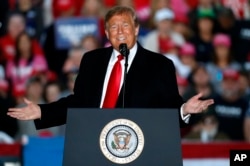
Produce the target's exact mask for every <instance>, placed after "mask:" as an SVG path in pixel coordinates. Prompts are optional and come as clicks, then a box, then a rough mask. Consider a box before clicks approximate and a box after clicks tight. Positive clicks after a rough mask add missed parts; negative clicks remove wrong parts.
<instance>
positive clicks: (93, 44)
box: [80, 35, 101, 52]
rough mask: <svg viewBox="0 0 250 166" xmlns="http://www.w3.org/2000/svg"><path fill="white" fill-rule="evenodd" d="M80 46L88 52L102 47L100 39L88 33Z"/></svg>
mask: <svg viewBox="0 0 250 166" xmlns="http://www.w3.org/2000/svg"><path fill="white" fill-rule="evenodd" d="M80 46H81V47H82V48H83V49H84V50H85V51H86V52H87V51H91V50H94V49H97V48H100V47H101V44H100V40H99V38H97V37H96V36H94V35H86V36H84V37H83V38H82V40H81V42H80Z"/></svg>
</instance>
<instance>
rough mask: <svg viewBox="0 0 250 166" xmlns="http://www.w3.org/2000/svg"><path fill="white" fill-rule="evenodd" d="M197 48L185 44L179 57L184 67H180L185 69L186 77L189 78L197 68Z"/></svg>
mask: <svg viewBox="0 0 250 166" xmlns="http://www.w3.org/2000/svg"><path fill="white" fill-rule="evenodd" d="M195 55H196V52H195V47H194V45H193V44H191V43H185V44H184V45H182V46H181V48H180V52H179V57H180V60H181V62H182V66H179V68H180V67H182V68H183V70H184V71H185V75H184V77H185V78H187V77H188V76H189V75H190V73H191V72H192V71H193V70H194V69H195V68H196V67H197V65H198V64H197V61H196V60H195Z"/></svg>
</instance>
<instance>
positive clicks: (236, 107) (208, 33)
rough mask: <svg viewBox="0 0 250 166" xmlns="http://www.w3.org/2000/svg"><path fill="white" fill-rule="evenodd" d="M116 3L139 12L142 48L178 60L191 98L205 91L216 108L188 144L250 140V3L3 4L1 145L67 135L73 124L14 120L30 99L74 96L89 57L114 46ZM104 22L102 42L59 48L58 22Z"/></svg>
mask: <svg viewBox="0 0 250 166" xmlns="http://www.w3.org/2000/svg"><path fill="white" fill-rule="evenodd" d="M114 5H127V6H131V7H133V8H134V9H135V11H136V13H137V16H138V19H139V21H140V34H139V37H138V41H139V43H140V44H141V45H142V46H143V47H145V48H146V49H149V50H152V51H155V52H159V53H161V54H162V55H163V56H166V57H168V58H170V59H171V60H172V61H173V63H174V65H175V67H176V78H177V83H178V86H179V92H180V94H181V95H182V97H183V98H184V100H187V99H189V98H190V97H191V96H193V95H195V94H197V93H199V92H202V93H203V96H204V99H206V98H213V99H214V100H215V104H214V105H213V106H212V107H210V108H209V109H208V110H207V111H206V113H204V114H199V115H193V116H191V119H190V126H189V127H187V128H184V129H182V130H181V134H182V139H183V140H195V141H203V142H209V141H216V140H217V141H225V140H227V141H250V109H249V104H250V1H249V0H134V1H132V0H104V1H102V0H1V2H0V142H13V141H19V140H20V139H21V137H22V136H23V135H32V136H58V135H64V134H65V132H64V130H65V126H60V127H53V128H49V129H44V130H39V131H36V130H35V126H34V123H33V121H18V120H15V119H12V118H10V117H7V115H6V112H7V111H8V108H9V107H22V105H23V104H24V102H23V98H24V97H25V98H27V99H29V100H31V101H33V102H35V103H38V104H40V103H50V102H53V101H55V100H57V99H59V98H61V97H65V96H67V95H69V94H71V93H73V88H74V81H75V78H76V76H77V73H78V69H79V66H80V62H81V59H82V57H83V55H84V53H85V52H87V51H91V50H93V49H96V48H100V47H108V46H109V42H108V40H107V39H106V37H105V32H104V16H105V13H106V11H107V10H108V9H109V8H111V7H112V6H114ZM88 17H89V18H93V17H94V18H97V19H98V22H99V28H100V36H99V37H96V36H94V35H91V34H89V35H86V36H84V37H83V38H82V39H81V40H80V41H79V42H78V43H74V44H72V46H71V47H70V48H69V49H59V48H57V47H56V44H55V40H56V39H55V21H56V20H57V19H62V18H88Z"/></svg>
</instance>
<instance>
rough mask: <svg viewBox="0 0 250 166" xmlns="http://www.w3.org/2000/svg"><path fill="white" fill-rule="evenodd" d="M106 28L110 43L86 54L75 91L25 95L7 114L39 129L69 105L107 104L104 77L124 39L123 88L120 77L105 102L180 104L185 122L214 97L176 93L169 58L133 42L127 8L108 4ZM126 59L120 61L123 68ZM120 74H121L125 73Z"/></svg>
mask: <svg viewBox="0 0 250 166" xmlns="http://www.w3.org/2000/svg"><path fill="white" fill-rule="evenodd" d="M105 32H106V36H107V38H108V39H109V41H110V43H111V45H112V46H111V47H109V48H101V49H97V50H94V51H91V52H88V53H86V54H85V55H84V57H83V59H82V62H81V66H80V71H79V74H78V77H77V79H76V82H75V88H74V94H73V95H70V96H68V97H66V98H62V99H60V100H58V101H56V102H54V103H50V104H43V105H37V104H34V103H32V102H31V101H28V100H27V99H25V102H26V104H27V106H26V107H24V108H10V109H9V112H8V115H9V116H11V117H14V118H17V119H21V120H32V119H35V124H36V127H37V128H38V129H41V128H47V127H51V126H56V125H61V124H64V123H66V116H67V108H70V107H80V108H81V107H85V108H107V107H105V106H104V105H105V104H104V103H105V96H106V93H107V90H108V89H109V88H108V82H109V78H110V77H111V70H112V68H113V66H115V65H114V64H115V62H116V61H117V56H118V55H119V54H120V52H119V46H120V44H122V43H126V45H127V47H128V49H129V52H130V53H129V55H128V59H127V60H128V68H127V69H128V74H127V76H126V82H125V87H126V89H125V90H124V91H123V88H124V87H123V79H122V80H121V82H120V88H119V91H118V92H119V96H118V99H116V100H115V104H114V106H112V107H109V108H119V107H120V108H121V107H124V108H178V109H179V110H180V122H181V124H184V123H185V122H187V121H188V119H189V117H190V114H192V113H200V112H202V111H203V110H205V109H206V108H207V107H208V106H209V105H211V104H213V100H212V99H208V100H200V99H199V98H200V97H202V94H198V95H196V96H194V97H192V98H191V99H189V100H188V101H187V102H186V103H184V102H183V100H182V98H181V97H180V95H179V93H178V88H177V83H176V77H175V69H174V65H173V63H172V61H170V60H169V59H167V58H165V57H164V56H162V55H161V54H157V53H154V52H150V51H148V50H146V49H144V48H142V47H141V46H140V44H139V43H137V35H138V32H139V24H138V21H137V18H136V15H135V13H134V11H133V10H132V9H131V8H128V7H119V6H117V7H114V8H112V9H111V10H110V11H109V12H108V13H107V15H106V17H105ZM152 42H154V41H152ZM124 61H125V60H124V59H122V60H120V62H119V63H120V65H121V66H122V71H124ZM122 73H123V72H122ZM121 78H124V74H122V76H121ZM123 92H124V95H123ZM123 97H124V98H123Z"/></svg>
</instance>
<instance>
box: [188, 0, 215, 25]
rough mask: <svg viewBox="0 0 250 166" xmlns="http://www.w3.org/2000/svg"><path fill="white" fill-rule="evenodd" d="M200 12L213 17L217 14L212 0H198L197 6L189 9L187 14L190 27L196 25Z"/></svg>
mask: <svg viewBox="0 0 250 166" xmlns="http://www.w3.org/2000/svg"><path fill="white" fill-rule="evenodd" d="M201 13H203V14H204V15H210V17H213V18H215V17H216V16H217V7H216V6H215V5H214V4H213V0H198V4H197V6H196V7H195V8H194V9H192V10H190V12H189V14H188V15H189V19H190V27H191V28H192V29H193V28H195V27H196V24H197V21H198V20H199V17H200V14H201Z"/></svg>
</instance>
